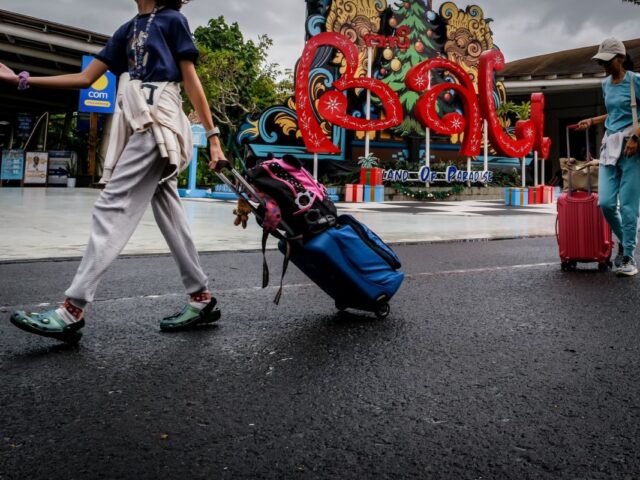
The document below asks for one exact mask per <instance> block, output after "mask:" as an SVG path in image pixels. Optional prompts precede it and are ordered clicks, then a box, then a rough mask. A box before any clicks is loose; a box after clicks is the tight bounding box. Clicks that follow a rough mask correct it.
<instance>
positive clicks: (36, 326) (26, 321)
mask: <svg viewBox="0 0 640 480" xmlns="http://www.w3.org/2000/svg"><path fill="white" fill-rule="evenodd" d="M11 323H13V324H14V325H15V326H16V327H18V328H19V329H20V330H24V331H25V332H29V333H35V334H36V335H40V336H42V337H48V338H55V339H56V340H60V341H62V342H68V343H73V342H77V341H78V340H80V338H82V332H81V331H80V329H81V328H82V327H84V318H83V319H81V320H78V321H77V322H74V323H71V324H66V323H65V322H64V320H63V319H62V317H61V316H60V315H59V314H58V313H57V312H56V311H55V310H49V311H46V312H44V313H27V312H25V311H22V310H20V311H17V312H14V313H13V315H11Z"/></svg>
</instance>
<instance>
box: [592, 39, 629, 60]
mask: <svg viewBox="0 0 640 480" xmlns="http://www.w3.org/2000/svg"><path fill="white" fill-rule="evenodd" d="M626 54H627V49H626V48H625V47H624V43H622V42H621V41H620V40H618V39H617V38H613V37H612V38H607V39H606V40H604V41H603V42H602V43H601V44H600V48H598V53H597V54H596V55H594V56H593V57H592V58H591V59H592V60H602V61H604V62H608V61H610V60H613V59H614V58H615V57H616V56H617V55H626Z"/></svg>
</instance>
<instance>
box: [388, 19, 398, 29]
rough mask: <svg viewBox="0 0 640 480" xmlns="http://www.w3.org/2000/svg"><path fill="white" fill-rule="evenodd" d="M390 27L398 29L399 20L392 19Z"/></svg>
mask: <svg viewBox="0 0 640 480" xmlns="http://www.w3.org/2000/svg"><path fill="white" fill-rule="evenodd" d="M389 26H390V27H392V28H396V27H397V26H398V20H397V19H396V17H391V18H390V19H389Z"/></svg>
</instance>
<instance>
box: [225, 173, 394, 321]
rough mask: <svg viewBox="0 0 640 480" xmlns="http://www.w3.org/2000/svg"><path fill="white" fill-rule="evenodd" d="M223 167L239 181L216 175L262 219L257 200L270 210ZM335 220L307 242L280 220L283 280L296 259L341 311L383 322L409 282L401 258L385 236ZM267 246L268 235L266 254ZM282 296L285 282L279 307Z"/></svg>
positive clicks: (349, 218) (242, 180) (247, 185)
mask: <svg viewBox="0 0 640 480" xmlns="http://www.w3.org/2000/svg"><path fill="white" fill-rule="evenodd" d="M219 163H221V162H219ZM221 167H222V165H221ZM223 168H230V169H231V173H232V174H233V177H234V178H235V180H236V181H237V183H233V182H232V181H231V180H229V179H228V178H227V177H226V176H225V175H224V174H222V172H221V171H216V173H217V175H218V177H219V178H220V180H222V181H223V182H224V183H225V184H226V185H227V186H228V187H230V188H231V189H232V190H233V191H234V192H236V193H237V194H238V195H239V196H241V197H242V198H244V199H245V201H246V202H247V204H248V205H249V206H250V207H251V209H252V211H253V212H254V214H255V215H256V217H259V216H260V215H261V211H260V210H259V209H258V208H256V207H255V206H254V205H253V203H252V202H257V203H259V204H260V205H261V206H262V207H263V208H265V207H266V205H265V203H264V200H263V199H262V198H261V196H260V195H259V194H258V193H257V192H256V191H255V189H254V188H253V186H252V185H251V184H250V183H249V182H248V181H247V180H246V179H245V178H244V177H243V176H242V175H241V174H240V173H238V172H237V171H236V170H235V169H234V168H231V167H229V166H228V162H224V167H223ZM248 193H249V194H251V195H250V196H249V195H248ZM334 222H335V226H332V227H329V228H326V229H325V230H324V231H322V233H318V234H317V235H314V236H312V237H311V238H305V239H304V240H303V239H302V238H301V237H300V236H299V235H295V234H294V232H293V230H292V229H291V228H290V227H289V226H287V224H286V223H285V222H284V221H281V222H280V228H283V229H284V230H285V232H286V233H287V235H286V236H283V235H280V234H279V233H277V232H272V235H274V236H276V237H277V238H279V239H280V242H279V244H278V248H279V249H280V251H281V252H282V253H283V254H284V255H285V261H284V264H283V269H282V270H283V271H282V277H283V278H284V273H285V272H286V269H287V264H288V263H289V261H291V262H293V264H294V265H296V266H297V267H298V268H299V269H300V270H301V271H302V272H303V273H304V274H305V275H307V276H308V277H309V278H310V279H311V280H312V281H313V282H314V283H316V284H317V285H318V286H319V287H320V288H321V289H322V290H323V291H324V292H325V293H327V294H328V295H329V296H330V297H331V298H333V299H334V301H335V304H336V308H338V309H339V310H345V309H347V308H354V309H358V310H364V311H367V312H373V313H375V314H376V316H377V317H378V318H385V317H387V316H388V315H389V312H390V310H391V309H390V307H389V301H390V300H391V298H392V297H393V295H394V294H395V293H396V292H397V291H398V289H399V288H400V285H401V284H402V281H403V280H404V274H403V273H402V272H400V271H399V269H400V267H401V264H400V260H399V259H398V257H397V255H396V254H395V253H394V251H393V250H392V249H391V248H390V247H389V246H388V245H387V244H385V243H384V242H383V241H382V240H381V239H380V237H378V236H377V235H376V234H375V233H374V232H372V231H371V230H370V229H369V228H367V227H366V226H365V225H363V224H362V223H360V222H358V221H357V220H356V219H355V218H353V217H352V216H350V215H342V216H340V217H338V219H337V222H336V221H335V219H334ZM265 242H266V236H265V237H264V238H263V252H264V245H265ZM264 267H265V268H264V269H263V287H264V286H266V285H267V284H268V269H266V263H265V264H264ZM265 273H266V275H265ZM281 294H282V283H281V286H280V290H279V291H278V294H277V295H276V298H275V300H274V302H275V303H278V302H279V300H280V296H281Z"/></svg>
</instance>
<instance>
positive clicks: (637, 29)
mask: <svg viewBox="0 0 640 480" xmlns="http://www.w3.org/2000/svg"><path fill="white" fill-rule="evenodd" d="M414 1H415V0H414ZM442 3H444V2H443V1H441V0H434V2H433V4H434V9H435V10H436V11H437V10H438V9H439V7H440V5H442ZM456 4H457V5H458V7H460V8H463V7H466V6H467V5H473V4H475V5H479V6H480V7H482V9H483V10H484V12H485V15H486V16H487V17H489V18H492V19H493V20H494V21H493V23H492V30H493V33H494V42H495V43H496V44H497V45H498V46H499V47H500V48H501V50H502V51H503V52H504V54H505V57H506V60H507V62H509V61H512V60H517V59H519V58H524V57H529V56H534V55H540V54H544V53H549V52H554V51H559V50H565V49H570V48H576V47H583V46H588V45H596V44H599V43H600V41H601V40H602V39H604V38H606V37H609V36H616V37H618V38H620V39H622V40H628V39H632V38H640V6H634V5H632V4H630V3H623V2H622V0H533V1H531V0H478V1H477V2H469V3H466V2H462V1H457V2H456ZM0 8H2V9H4V10H10V11H14V12H18V13H23V14H26V15H31V16H34V17H38V18H44V19H48V20H51V21H55V22H59V23H64V24H68V25H72V26H75V27H81V28H85V29H88V30H93V31H96V32H100V33H105V34H109V35H110V34H111V33H113V32H114V31H115V29H116V28H117V27H118V26H120V25H121V24H122V23H124V22H125V21H126V20H128V19H129V18H131V17H133V15H134V14H135V13H136V7H135V3H134V0H2V1H1V2H0ZM183 13H184V14H185V16H186V17H187V18H188V20H189V23H190V25H191V28H192V29H195V28H196V27H197V26H199V25H204V24H206V23H207V21H208V19H210V18H212V17H217V16H219V15H223V16H224V17H225V18H226V19H227V21H228V22H229V23H231V22H238V24H239V25H240V28H241V30H242V32H243V33H244V35H245V37H246V38H251V39H256V38H257V37H258V35H261V34H266V35H268V36H269V37H270V38H271V39H272V40H273V42H274V45H273V47H272V49H271V52H270V61H272V62H275V63H278V64H280V66H281V68H292V67H293V66H294V64H295V62H296V60H297V58H298V57H299V56H300V54H301V53H302V49H303V46H304V31H305V30H304V20H305V13H306V3H305V2H304V0H193V2H192V3H191V4H189V5H187V6H186V7H185V8H184V9H183Z"/></svg>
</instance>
